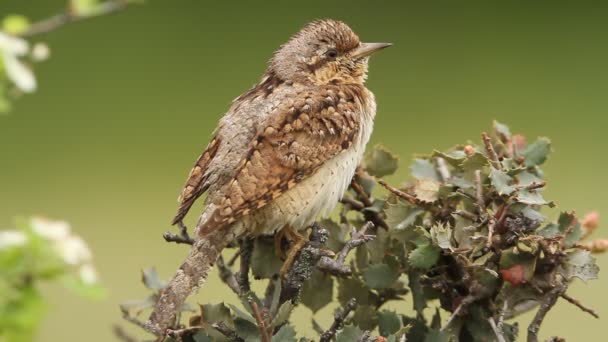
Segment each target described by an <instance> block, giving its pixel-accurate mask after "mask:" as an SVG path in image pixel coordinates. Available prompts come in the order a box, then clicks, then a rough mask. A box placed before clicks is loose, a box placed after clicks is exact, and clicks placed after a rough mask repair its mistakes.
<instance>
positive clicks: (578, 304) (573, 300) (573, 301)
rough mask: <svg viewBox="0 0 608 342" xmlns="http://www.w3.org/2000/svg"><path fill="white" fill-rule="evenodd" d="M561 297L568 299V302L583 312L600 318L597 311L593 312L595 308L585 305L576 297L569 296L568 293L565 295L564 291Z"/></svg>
mask: <svg viewBox="0 0 608 342" xmlns="http://www.w3.org/2000/svg"><path fill="white" fill-rule="evenodd" d="M562 298H563V299H565V300H566V301H568V302H569V303H570V304H573V305H575V306H576V307H578V308H579V309H581V310H583V311H584V312H586V313H588V314H590V315H591V316H593V317H595V318H598V319H599V318H600V315H598V314H597V312H595V310H593V309H591V308H588V307H586V306H585V305H583V303H581V302H580V301H579V300H578V299H576V298H574V297H570V296H569V295H567V294H565V293H563V294H562Z"/></svg>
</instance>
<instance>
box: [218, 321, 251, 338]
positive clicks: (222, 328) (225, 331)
mask: <svg viewBox="0 0 608 342" xmlns="http://www.w3.org/2000/svg"><path fill="white" fill-rule="evenodd" d="M211 327H213V329H215V330H217V331H219V332H220V333H221V334H222V335H224V336H226V338H228V340H229V341H230V342H245V340H243V339H242V338H241V337H239V336H238V335H237V334H236V332H235V331H234V330H232V329H231V328H230V327H229V326H227V325H226V323H224V322H217V323H213V324H212V325H211Z"/></svg>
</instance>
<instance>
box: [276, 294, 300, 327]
mask: <svg viewBox="0 0 608 342" xmlns="http://www.w3.org/2000/svg"><path fill="white" fill-rule="evenodd" d="M294 307H295V306H294V304H293V303H292V302H291V301H290V300H288V301H286V302H285V303H283V304H282V305H281V307H279V310H278V311H277V314H276V315H275V316H274V319H273V320H272V326H273V327H278V326H280V325H281V324H283V323H285V322H287V320H288V319H289V316H290V315H291V312H292V311H293V308H294Z"/></svg>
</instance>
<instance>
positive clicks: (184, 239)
mask: <svg viewBox="0 0 608 342" xmlns="http://www.w3.org/2000/svg"><path fill="white" fill-rule="evenodd" d="M177 226H178V227H179V235H178V234H173V233H171V232H165V233H164V234H163V238H165V241H167V242H175V243H177V244H180V243H183V244H188V245H192V244H194V239H192V238H191V237H190V235H188V227H186V225H185V224H184V223H183V222H181V221H179V222H177Z"/></svg>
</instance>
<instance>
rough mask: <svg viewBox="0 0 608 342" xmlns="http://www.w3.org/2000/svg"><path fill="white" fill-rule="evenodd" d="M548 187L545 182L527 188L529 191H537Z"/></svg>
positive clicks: (534, 183) (532, 184)
mask: <svg viewBox="0 0 608 342" xmlns="http://www.w3.org/2000/svg"><path fill="white" fill-rule="evenodd" d="M546 185H547V182H544V181H542V182H538V183H537V182H532V183H530V184H528V185H526V186H525V188H526V189H527V190H536V189H540V188H544V187H545V186H546Z"/></svg>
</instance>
